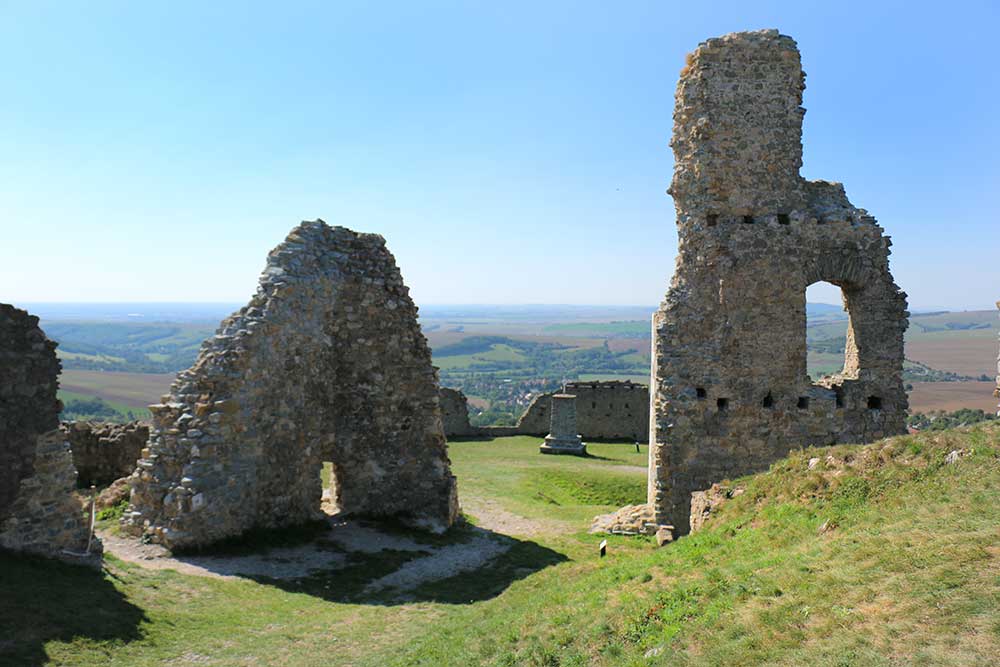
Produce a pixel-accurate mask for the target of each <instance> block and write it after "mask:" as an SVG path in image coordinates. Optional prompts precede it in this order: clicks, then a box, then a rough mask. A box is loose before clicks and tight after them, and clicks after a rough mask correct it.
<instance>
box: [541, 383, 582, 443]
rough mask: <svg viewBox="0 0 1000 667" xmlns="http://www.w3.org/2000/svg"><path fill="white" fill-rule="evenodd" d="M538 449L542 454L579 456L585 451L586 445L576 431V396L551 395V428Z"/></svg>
mask: <svg viewBox="0 0 1000 667" xmlns="http://www.w3.org/2000/svg"><path fill="white" fill-rule="evenodd" d="M538 450H539V451H540V452H542V453H543V454H576V455H578V456H579V455H583V454H586V453H587V445H585V444H584V443H583V441H581V440H580V436H579V435H578V434H577V432H576V396H574V395H573V394H555V395H554V396H553V397H552V421H551V430H550V431H549V434H548V435H547V436H545V442H543V443H542V444H541V445H540V446H539V447H538Z"/></svg>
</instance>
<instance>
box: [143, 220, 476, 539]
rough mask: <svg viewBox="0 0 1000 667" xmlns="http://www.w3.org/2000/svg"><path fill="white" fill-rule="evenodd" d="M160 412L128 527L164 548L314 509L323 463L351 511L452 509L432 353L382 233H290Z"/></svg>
mask: <svg viewBox="0 0 1000 667" xmlns="http://www.w3.org/2000/svg"><path fill="white" fill-rule="evenodd" d="M152 412H153V425H152V428H151V431H150V438H149V443H148V445H147V448H146V449H145V450H144V451H143V457H142V458H141V459H140V460H139V462H138V466H139V467H138V470H137V471H136V473H135V474H134V477H133V490H132V507H131V510H130V512H129V513H128V514H127V516H126V518H125V519H124V521H123V524H124V525H125V527H126V529H127V530H129V531H131V532H133V533H142V534H144V535H146V536H148V538H149V539H151V540H153V541H156V542H160V543H162V544H165V545H167V546H168V547H182V546H190V545H200V544H206V543H210V542H213V541H216V540H219V539H221V538H224V537H228V536H232V535H238V534H240V533H242V532H244V531H246V530H247V529H249V528H251V527H265V528H266V527H276V526H285V525H292V524H296V523H301V522H304V521H306V520H309V519H314V518H317V517H318V516H320V500H321V492H322V488H321V487H322V484H321V480H320V472H321V467H322V464H323V462H324V461H330V462H332V463H333V469H334V475H335V483H334V484H333V485H332V486H333V488H335V489H336V503H337V505H338V506H339V507H340V509H341V510H342V511H344V512H347V513H356V514H366V515H372V516H396V517H398V518H399V519H400V520H402V521H404V522H406V523H409V524H411V525H414V526H417V527H421V528H427V529H430V530H435V531H441V530H444V529H446V528H447V527H448V526H450V525H451V524H452V522H453V521H454V520H455V519H456V517H457V514H458V501H457V495H456V488H455V479H454V477H453V476H452V475H451V471H450V463H449V461H448V457H447V448H446V444H445V438H444V432H443V429H442V426H441V415H440V410H439V407H438V386H437V377H436V373H435V371H434V368H433V367H432V366H431V357H430V350H429V348H428V346H427V341H426V339H425V338H424V336H423V334H422V333H421V332H420V328H419V326H418V324H417V312H416V307H415V306H414V305H413V301H412V300H411V299H410V296H409V290H408V289H407V288H406V287H405V286H404V285H403V281H402V278H401V276H400V274H399V270H398V269H397V267H396V264H395V260H394V259H393V257H392V255H391V254H390V253H389V251H388V250H387V249H386V247H385V241H384V239H382V237H380V236H377V235H373V234H358V233H356V232H353V231H351V230H349V229H345V228H343V227H329V226H328V225H326V224H325V223H324V222H322V221H319V220H317V221H315V222H304V223H302V224H301V225H299V226H298V227H296V228H295V229H294V230H292V232H291V233H290V234H289V235H288V238H287V239H286V240H285V241H284V243H282V244H281V245H279V246H278V247H277V248H275V249H274V250H273V251H272V252H271V253H270V255H269V256H268V260H267V266H266V267H265V269H264V272H263V274H262V275H261V278H260V284H259V286H258V290H257V294H256V295H255V296H254V297H253V298H252V299H251V300H250V303H249V304H248V305H247V306H245V307H244V308H243V309H241V310H240V311H239V312H237V313H235V314H234V315H232V316H231V317H229V318H228V319H226V320H224V321H223V322H222V324H221V325H220V327H219V329H218V332H217V334H216V335H215V336H214V337H213V338H211V339H209V340H207V341H205V343H204V344H203V345H202V349H201V352H200V354H199V357H198V360H197V361H196V362H195V364H194V366H192V367H191V368H190V369H188V370H186V371H183V372H182V373H180V374H179V375H178V376H177V379H176V380H175V382H174V383H173V385H172V387H171V391H170V394H169V395H167V396H165V397H164V400H163V402H162V403H161V404H159V405H156V406H153V407H152Z"/></svg>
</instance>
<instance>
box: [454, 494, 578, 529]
mask: <svg viewBox="0 0 1000 667" xmlns="http://www.w3.org/2000/svg"><path fill="white" fill-rule="evenodd" d="M462 510H463V511H464V512H465V513H466V514H468V515H470V516H472V517H474V518H475V520H476V525H477V526H479V527H480V528H485V529H486V530H492V531H493V532H495V533H501V534H503V535H511V536H515V537H516V536H520V537H535V536H537V535H553V534H566V533H573V532H576V531H577V530H578V529H579V526H576V525H574V524H573V523H571V522H569V521H558V520H556V519H530V518H528V517H525V516H521V515H520V514H514V513H513V512H508V511H507V510H505V509H504V508H502V507H501V506H500V505H499V503H497V502H496V501H495V500H485V499H483V498H469V497H465V498H462Z"/></svg>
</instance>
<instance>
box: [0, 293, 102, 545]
mask: <svg viewBox="0 0 1000 667" xmlns="http://www.w3.org/2000/svg"><path fill="white" fill-rule="evenodd" d="M59 372H60V364H59V360H58V359H57V358H56V344H55V343H54V342H52V341H51V340H49V339H48V338H46V337H45V333H44V332H43V331H42V330H41V329H40V328H39V326H38V318H37V317H35V316H33V315H29V314H28V313H26V312H25V311H23V310H19V309H17V308H14V307H13V306H9V305H6V304H0V547H3V548H5V549H11V550H15V551H25V552H29V553H35V554H40V555H44V556H62V555H65V554H66V552H70V553H82V552H84V550H85V549H86V548H87V544H88V539H89V537H90V526H89V524H88V523H87V522H86V521H85V520H84V517H83V512H82V508H81V506H80V503H79V502H78V501H77V500H76V499H75V498H74V497H73V489H74V487H75V486H76V469H75V468H74V467H73V458H72V455H71V453H70V449H69V444H68V443H67V442H66V438H65V436H64V434H63V433H62V431H60V430H59V412H60V411H61V410H62V406H61V405H60V403H59V400H58V399H57V398H56V391H57V390H58V388H59ZM91 546H92V553H96V554H99V553H100V542H97V541H95V542H94V543H93V544H92V545H91Z"/></svg>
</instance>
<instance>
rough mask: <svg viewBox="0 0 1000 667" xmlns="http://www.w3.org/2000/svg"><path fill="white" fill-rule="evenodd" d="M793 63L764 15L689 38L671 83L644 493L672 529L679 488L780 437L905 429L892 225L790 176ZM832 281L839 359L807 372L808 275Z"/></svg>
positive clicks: (734, 467)
mask: <svg viewBox="0 0 1000 667" xmlns="http://www.w3.org/2000/svg"><path fill="white" fill-rule="evenodd" d="M804 88H805V75H804V74H803V72H802V68H801V64H800V59H799V52H798V49H797V48H796V45H795V42H794V40H792V39H791V38H790V37H787V36H784V35H779V34H778V32H777V31H775V30H765V31H760V32H747V33H734V34H730V35H726V36H724V37H719V38H715V39H710V40H708V41H706V42H703V43H702V44H701V45H699V47H698V48H697V49H696V50H695V51H694V52H693V53H691V54H690V55H689V56H688V59H687V64H686V66H685V67H684V69H683V70H682V71H681V77H680V81H679V82H678V84H677V92H676V99H675V105H674V130H673V140H672V142H671V146H672V147H673V151H674V158H675V165H674V175H673V182H672V184H671V187H670V191H669V192H670V194H672V195H673V198H674V204H675V207H676V211H677V230H678V237H679V248H678V258H677V265H676V270H675V273H674V277H673V281H672V282H671V284H670V289H669V291H668V292H667V295H666V298H665V299H664V300H663V302H662V303H661V305H660V308H659V310H658V312H657V313H656V314H655V315H654V316H653V332H652V333H653V377H654V386H653V387H652V388H651V389H652V392H653V403H652V408H651V410H652V414H651V420H650V434H651V443H652V445H651V447H650V463H649V465H650V475H649V490H648V502H649V503H651V504H652V505H653V506H654V508H655V512H656V521H657V523H658V524H671V525H674V526H676V528H677V531H678V532H679V533H684V532H687V528H686V527H687V522H688V513H689V506H690V500H691V492H692V491H696V490H699V489H706V488H708V487H709V486H710V485H711V484H712V483H713V482H717V481H719V480H722V479H724V478H730V477H734V476H738V475H742V474H746V473H750V472H754V471H759V470H762V469H766V468H767V466H768V465H769V464H770V463H771V462H772V461H774V460H775V459H777V458H780V457H782V456H784V455H785V454H786V453H787V452H788V451H789V450H790V449H792V448H795V447H800V446H806V445H829V444H833V443H837V442H867V441H871V440H873V439H876V438H881V437H884V436H888V435H893V434H898V433H903V432H904V431H905V416H906V409H907V399H906V393H905V391H904V389H903V382H902V366H903V333H904V331H905V329H906V326H907V316H908V313H907V312H906V295H905V294H904V293H903V292H901V291H900V289H899V288H898V287H897V286H896V284H895V283H894V282H893V278H892V275H891V274H890V273H889V246H890V245H891V243H890V240H889V238H888V237H887V236H885V235H884V234H883V230H882V228H881V227H879V226H878V224H876V221H875V219H874V218H873V217H872V216H871V215H869V214H868V212H867V211H865V210H864V209H861V208H857V207H855V206H854V205H852V204H851V202H850V201H848V199H847V196H846V194H845V192H844V187H843V185H841V184H840V183H833V182H827V181H806V180H804V179H803V178H802V177H801V176H800V175H799V168H800V167H801V165H802V144H801V135H802V118H803V114H804V113H805V112H804V109H803V108H802V107H801V103H802V92H803V90H804ZM820 281H825V282H828V283H832V284H833V285H836V286H839V287H840V289H841V291H842V294H843V299H844V305H845V307H846V309H847V312H848V314H849V318H850V321H849V326H848V332H847V341H846V354H845V357H844V367H843V370H842V371H841V372H839V373H837V374H835V375H832V376H828V377H824V378H821V379H819V380H817V381H813V380H812V379H810V377H809V376H808V375H807V373H806V288H807V287H809V285H811V284H813V283H816V282H820Z"/></svg>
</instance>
